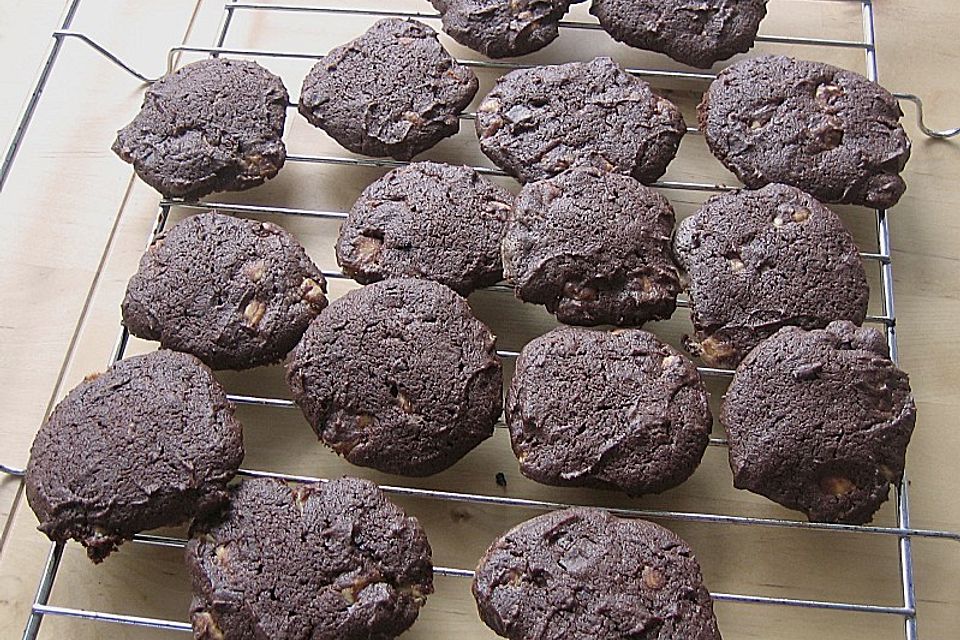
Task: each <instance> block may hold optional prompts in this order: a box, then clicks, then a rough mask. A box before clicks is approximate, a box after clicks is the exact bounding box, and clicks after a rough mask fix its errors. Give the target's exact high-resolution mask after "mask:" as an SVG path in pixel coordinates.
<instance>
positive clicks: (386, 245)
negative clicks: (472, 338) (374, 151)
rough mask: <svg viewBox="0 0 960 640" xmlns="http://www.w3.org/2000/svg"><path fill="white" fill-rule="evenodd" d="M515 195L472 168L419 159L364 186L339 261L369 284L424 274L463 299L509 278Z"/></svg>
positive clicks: (346, 229)
mask: <svg viewBox="0 0 960 640" xmlns="http://www.w3.org/2000/svg"><path fill="white" fill-rule="evenodd" d="M512 206H513V194H511V193H510V192H509V191H507V190H506V189H504V188H503V187H500V186H498V185H496V184H494V183H493V182H490V181H489V180H487V179H486V178H484V177H483V176H481V175H479V174H478V173H477V172H476V170H474V169H472V168H471V167H465V166H454V165H449V164H443V163H438V162H415V163H413V164H411V165H409V166H406V167H401V168H399V169H394V170H393V171H391V172H389V173H387V174H386V175H385V176H383V177H382V178H380V179H379V180H377V181H376V182H374V183H373V184H371V185H370V186H368V187H367V188H366V189H364V191H363V193H362V194H361V195H360V198H359V199H358V200H357V202H356V203H355V204H354V205H353V207H352V208H351V209H350V213H349V215H348V216H347V219H346V220H345V221H344V222H343V225H342V226H341V227H340V238H339V239H338V240H337V261H338V262H339V263H340V266H341V267H343V270H344V273H346V274H347V275H349V276H351V277H352V278H354V279H355V280H357V281H358V282H362V283H364V284H369V283H371V282H376V281H378V280H383V279H386V278H402V277H413V278H425V279H428V280H434V281H436V282H440V283H442V284H445V285H447V286H448V287H450V288H451V289H453V290H454V291H456V292H457V293H459V294H460V295H462V296H466V295H469V294H470V292H472V291H473V290H474V289H478V288H481V287H488V286H490V285H492V284H496V283H497V282H498V281H499V280H500V279H501V278H502V277H503V265H502V263H501V260H500V241H501V239H502V237H503V230H504V226H505V224H506V221H507V214H508V212H509V211H510V209H511V207H512Z"/></svg>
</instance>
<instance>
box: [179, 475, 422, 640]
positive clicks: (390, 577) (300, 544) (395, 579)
mask: <svg viewBox="0 0 960 640" xmlns="http://www.w3.org/2000/svg"><path fill="white" fill-rule="evenodd" d="M230 494H231V506H230V512H229V514H228V515H227V517H226V518H224V519H223V520H222V521H218V520H210V521H205V522H198V523H197V524H196V525H194V527H193V530H192V531H191V534H192V535H193V539H192V540H190V542H189V543H188V544H187V550H186V561H187V566H188V567H189V569H190V574H191V576H192V579H193V592H194V598H193V603H192V605H191V607H190V618H191V621H192V623H193V632H194V637H195V638H197V639H198V640H233V639H235V638H250V639H253V638H304V639H306V638H310V639H311V640H388V639H389V638H395V637H396V636H398V635H400V634H401V633H403V632H404V631H405V630H406V629H408V628H409V627H410V625H412V624H413V623H414V621H415V620H416V619H417V614H418V613H419V612H420V607H421V606H423V604H424V603H425V602H426V596H427V595H428V594H430V593H433V565H432V564H431V560H430V556H431V551H430V544H429V543H428V542H427V537H426V535H425V534H424V532H423V529H421V528H420V523H419V522H417V520H416V518H409V517H407V516H405V515H404V513H403V511H401V510H400V508H399V507H397V506H396V505H394V504H393V503H392V502H390V501H389V500H387V498H386V496H384V494H383V492H381V491H380V489H379V488H378V487H377V485H375V484H373V483H372V482H369V481H367V480H360V479H358V478H340V479H338V480H331V481H330V482H327V483H324V484H317V485H300V486H298V487H297V488H292V487H289V486H287V485H286V484H284V483H282V482H280V481H278V480H268V479H256V480H246V481H244V482H243V483H242V484H240V485H239V486H235V487H231V489H230Z"/></svg>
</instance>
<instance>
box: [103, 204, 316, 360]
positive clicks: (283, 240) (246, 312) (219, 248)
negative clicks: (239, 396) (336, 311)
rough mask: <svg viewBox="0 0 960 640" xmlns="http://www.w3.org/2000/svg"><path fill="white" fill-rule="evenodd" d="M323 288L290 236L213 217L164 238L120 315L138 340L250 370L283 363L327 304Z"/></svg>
mask: <svg viewBox="0 0 960 640" xmlns="http://www.w3.org/2000/svg"><path fill="white" fill-rule="evenodd" d="M325 291H326V282H325V280H324V278H323V275H322V274H321V272H320V269H318V268H317V266H316V265H314V264H313V262H312V261H311V260H310V258H309V257H308V256H307V254H306V252H305V251H304V250H303V247H301V246H300V244H299V243H298V242H297V240H296V238H294V237H293V236H292V235H290V234H289V233H287V232H286V231H284V230H283V229H281V228H280V227H278V226H277V225H275V224H273V223H271V222H258V221H256V220H243V219H240V218H234V217H232V216H227V215H223V214H221V213H217V212H215V211H210V212H207V213H201V214H198V215H195V216H191V217H189V218H186V219H185V220H183V221H181V222H180V223H178V224H177V225H175V226H174V227H173V228H172V229H170V230H169V231H167V232H166V233H163V234H161V235H160V236H158V237H157V239H156V240H155V241H154V243H153V244H152V245H151V246H150V248H149V249H147V251H146V253H145V254H144V255H143V257H142V258H141V259H140V269H139V270H138V271H137V273H136V274H135V275H134V276H133V277H132V278H131V279H130V282H129V283H128V284H127V293H126V296H125V297H124V299H123V304H122V305H121V310H122V312H123V323H124V325H125V326H126V327H127V328H128V329H129V330H130V333H132V334H133V335H135V336H138V337H140V338H144V339H146V340H157V341H159V342H160V345H161V346H162V347H164V348H168V349H174V350H176V351H185V352H187V353H192V354H193V355H195V356H197V357H198V358H200V359H201V360H203V362H205V363H206V364H207V365H208V366H210V367H213V368H214V369H247V368H250V367H256V366H259V365H264V364H271V363H274V362H278V361H280V360H282V359H283V356H285V355H286V354H287V353H288V352H289V351H290V350H291V349H293V347H294V346H296V344H297V342H298V341H299V340H300V336H302V335H303V332H304V331H306V329H307V326H309V324H310V321H311V320H313V319H314V318H315V317H316V316H317V314H318V313H320V311H321V310H322V309H323V308H324V307H325V306H326V305H327V299H326V297H325V296H324V292H325Z"/></svg>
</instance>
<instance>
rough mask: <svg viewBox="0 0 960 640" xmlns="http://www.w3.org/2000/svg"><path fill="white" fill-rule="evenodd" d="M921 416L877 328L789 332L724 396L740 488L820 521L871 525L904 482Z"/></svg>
mask: <svg viewBox="0 0 960 640" xmlns="http://www.w3.org/2000/svg"><path fill="white" fill-rule="evenodd" d="M916 412H917V409H916V405H915V404H914V400H913V396H912V395H911V392H910V381H909V379H908V377H907V374H906V373H904V372H903V371H901V370H900V369H898V368H897V367H896V365H895V364H894V363H893V362H891V361H890V359H889V356H888V351H887V344H886V340H885V339H884V336H883V334H882V333H880V332H879V331H877V330H876V329H872V328H858V327H857V326H856V325H854V324H853V323H851V322H846V321H836V322H831V323H830V324H829V325H828V326H827V328H826V329H816V330H813V331H805V330H803V329H800V328H797V327H786V328H783V329H781V330H780V331H779V332H778V333H776V334H775V335H774V336H773V337H772V338H769V339H767V340H765V341H763V342H761V343H760V345H759V346H757V347H756V348H755V349H754V350H753V351H751V352H750V354H749V355H748V356H747V357H746V359H745V360H744V361H743V362H742V363H741V364H740V366H739V367H738V368H737V372H736V375H734V377H733V381H732V382H731V383H730V388H729V389H728V390H727V393H726V396H725V397H724V402H723V405H722V407H721V412H720V421H721V422H722V423H723V426H724V428H725V429H726V431H727V438H728V440H729V442H730V467H731V469H733V481H734V486H735V487H737V488H738V489H747V490H749V491H753V492H754V493H759V494H760V495H763V496H766V497H768V498H770V499H771V500H773V501H774V502H778V503H780V504H781V505H783V506H785V507H787V508H790V509H796V510H798V511H802V512H804V513H805V514H806V515H807V517H809V518H810V520H813V521H822V522H845V523H851V524H863V523H866V522H869V521H870V519H871V518H872V517H873V514H874V513H875V512H876V511H877V509H879V508H880V505H881V504H882V503H883V502H885V501H886V500H887V497H888V494H889V492H890V486H891V485H893V484H896V483H897V482H899V480H900V478H902V477H903V466H904V457H905V456H906V450H907V445H908V443H909V442H910V436H911V434H912V433H913V427H914V422H915V421H916Z"/></svg>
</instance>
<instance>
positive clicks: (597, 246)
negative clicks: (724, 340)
mask: <svg viewBox="0 0 960 640" xmlns="http://www.w3.org/2000/svg"><path fill="white" fill-rule="evenodd" d="M673 223H674V214H673V209H672V208H671V206H670V203H669V202H667V200H666V198H664V197H663V196H661V195H660V194H659V193H657V192H656V191H654V190H653V189H651V188H649V187H645V186H643V185H642V184H640V183H638V182H637V181H636V180H633V179H632V178H629V177H627V176H622V175H619V174H616V173H608V172H605V171H601V170H599V169H594V168H583V169H571V170H569V171H566V172H564V173H562V174H560V175H558V176H556V177H555V178H550V179H548V180H542V181H540V182H534V183H530V184H527V185H525V186H524V187H523V189H522V190H521V191H520V195H518V196H517V202H516V205H515V207H514V210H513V213H512V214H511V217H510V221H509V222H508V224H507V230H506V233H505V234H504V238H503V265H504V276H505V277H506V278H507V280H508V281H510V282H511V283H513V284H514V285H515V287H516V295H517V297H518V298H520V299H521V300H524V301H526V302H534V303H539V304H544V305H546V307H547V310H548V311H550V312H551V313H555V314H556V316H557V319H559V320H560V321H561V322H565V323H567V324H579V325H597V324H615V325H640V324H643V323H644V322H645V321H647V320H660V319H663V318H669V317H670V315H671V314H672V313H673V311H674V309H675V308H676V301H677V293H678V292H679V291H680V279H679V276H678V274H677V269H676V267H675V266H674V263H673V257H672V255H671V252H670V234H671V233H672V231H673Z"/></svg>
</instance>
